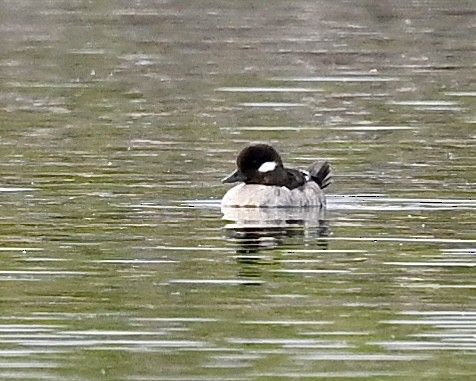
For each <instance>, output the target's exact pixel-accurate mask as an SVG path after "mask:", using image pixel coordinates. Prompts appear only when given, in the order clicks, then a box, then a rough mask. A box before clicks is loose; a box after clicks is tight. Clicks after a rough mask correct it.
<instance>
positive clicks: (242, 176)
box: [221, 144, 331, 208]
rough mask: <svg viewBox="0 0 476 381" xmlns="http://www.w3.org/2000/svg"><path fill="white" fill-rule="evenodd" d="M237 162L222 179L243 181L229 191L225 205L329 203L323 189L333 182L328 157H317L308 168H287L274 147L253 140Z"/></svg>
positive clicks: (277, 205) (310, 205) (313, 204)
mask: <svg viewBox="0 0 476 381" xmlns="http://www.w3.org/2000/svg"><path fill="white" fill-rule="evenodd" d="M236 165H237V169H236V170H235V171H234V172H233V173H232V174H231V175H229V176H227V177H225V178H224V179H223V180H222V182H223V183H234V182H241V184H238V185H237V186H235V187H233V188H231V189H230V190H229V191H228V192H227V193H226V194H225V196H224V197H223V199H222V201H221V206H222V207H271V208H272V207H325V203H326V199H325V196H324V193H323V192H322V190H323V189H324V188H326V187H327V186H328V185H329V184H330V183H331V170H330V166H329V163H328V162H327V161H316V162H315V163H313V164H311V165H310V166H309V168H308V169H307V171H303V170H299V169H290V168H285V167H284V165H283V161H282V160H281V156H280V155H279V153H278V152H277V151H276V150H275V149H274V148H273V147H271V146H270V145H268V144H253V145H250V146H248V147H246V148H244V149H243V150H242V151H241V152H240V154H239V155H238V158H237V159H236Z"/></svg>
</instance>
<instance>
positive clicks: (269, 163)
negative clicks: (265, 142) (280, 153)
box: [258, 161, 278, 173]
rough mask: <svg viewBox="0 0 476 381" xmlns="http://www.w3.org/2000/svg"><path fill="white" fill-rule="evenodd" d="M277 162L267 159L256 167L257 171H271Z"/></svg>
mask: <svg viewBox="0 0 476 381" xmlns="http://www.w3.org/2000/svg"><path fill="white" fill-rule="evenodd" d="M277 165H278V164H277V163H276V162H275V161H267V162H266V163H263V164H261V166H260V167H259V168H258V172H263V173H264V172H271V171H274V170H275V168H276V166H277Z"/></svg>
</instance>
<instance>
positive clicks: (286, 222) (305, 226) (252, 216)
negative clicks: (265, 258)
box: [222, 207, 329, 262]
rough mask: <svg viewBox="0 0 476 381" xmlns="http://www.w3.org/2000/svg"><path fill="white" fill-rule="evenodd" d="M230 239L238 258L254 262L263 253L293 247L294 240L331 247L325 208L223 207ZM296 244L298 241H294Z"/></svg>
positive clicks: (226, 229)
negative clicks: (283, 247) (295, 238)
mask: <svg viewBox="0 0 476 381" xmlns="http://www.w3.org/2000/svg"><path fill="white" fill-rule="evenodd" d="M222 212H223V219H224V220H227V221H230V223H228V224H226V225H225V231H226V235H227V238H228V239H229V240H230V241H232V242H234V243H235V244H236V245H237V246H238V247H237V254H238V255H239V256H240V255H241V256H242V257H239V258H238V259H239V260H240V258H241V260H244V261H248V262H253V261H255V259H256V260H259V259H260V257H253V254H257V253H258V252H259V251H261V250H269V249H273V248H277V247H279V246H284V245H288V244H290V245H292V244H293V242H292V241H293V237H297V238H299V237H302V239H303V241H302V242H300V244H310V243H311V242H313V243H314V244H316V245H318V246H320V247H321V248H326V247H327V240H325V237H327V236H328V231H329V228H328V224H327V221H326V220H325V210H324V208H319V207H317V208H226V207H225V208H222ZM294 244H296V242H294Z"/></svg>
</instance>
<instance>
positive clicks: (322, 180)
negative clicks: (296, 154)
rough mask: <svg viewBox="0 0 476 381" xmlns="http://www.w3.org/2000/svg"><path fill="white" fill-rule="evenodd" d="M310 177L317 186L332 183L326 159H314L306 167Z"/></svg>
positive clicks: (323, 186) (325, 185)
mask: <svg viewBox="0 0 476 381" xmlns="http://www.w3.org/2000/svg"><path fill="white" fill-rule="evenodd" d="M308 172H309V174H310V175H311V179H312V180H314V181H315V182H316V183H317V185H319V188H321V189H324V188H327V187H328V186H329V185H330V184H331V183H332V173H331V167H330V165H329V163H328V162H327V161H316V162H315V163H313V164H311V166H310V167H309V168H308Z"/></svg>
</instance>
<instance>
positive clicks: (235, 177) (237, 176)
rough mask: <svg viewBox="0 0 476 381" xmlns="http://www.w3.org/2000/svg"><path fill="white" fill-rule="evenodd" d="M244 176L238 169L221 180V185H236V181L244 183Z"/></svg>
mask: <svg viewBox="0 0 476 381" xmlns="http://www.w3.org/2000/svg"><path fill="white" fill-rule="evenodd" d="M245 179H246V178H245V175H243V173H241V171H239V170H238V169H237V170H236V171H234V172H233V173H231V174H230V175H228V176H227V177H225V178H224V179H222V180H221V182H222V183H236V182H238V181H245Z"/></svg>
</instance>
